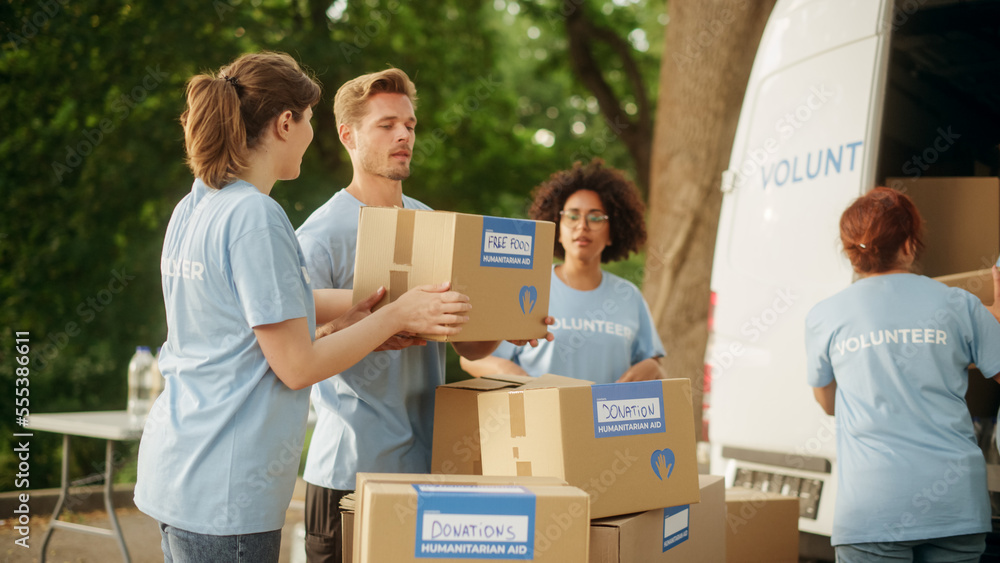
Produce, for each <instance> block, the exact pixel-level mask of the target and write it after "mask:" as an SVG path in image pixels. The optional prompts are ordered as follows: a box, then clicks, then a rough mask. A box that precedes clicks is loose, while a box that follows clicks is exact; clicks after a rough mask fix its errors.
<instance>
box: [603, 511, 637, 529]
mask: <svg viewBox="0 0 1000 563" xmlns="http://www.w3.org/2000/svg"><path fill="white" fill-rule="evenodd" d="M643 514H645V512H633V513H631V514H622V515H621V516H606V517H604V518H595V519H594V520H591V521H590V525H591V526H607V527H609V528H619V527H621V526H624V525H625V524H627V523H628V522H629V521H630V520H633V519H635V518H636V517H638V516H641V515H643Z"/></svg>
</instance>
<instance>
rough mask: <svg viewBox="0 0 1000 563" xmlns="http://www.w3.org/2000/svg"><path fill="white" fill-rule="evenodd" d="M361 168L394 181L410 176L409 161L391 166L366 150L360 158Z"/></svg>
mask: <svg viewBox="0 0 1000 563" xmlns="http://www.w3.org/2000/svg"><path fill="white" fill-rule="evenodd" d="M361 168H362V169H363V170H364V171H365V172H368V173H369V174H373V175H375V176H381V177H383V178H388V179H390V180H393V181H396V182H400V181H403V180H405V179H407V178H409V177H410V165H409V163H405V164H403V163H399V164H397V165H395V166H393V165H391V164H389V163H387V162H385V160H382V159H380V157H379V156H376V155H375V154H373V153H371V152H366V153H365V155H364V156H363V157H362V158H361Z"/></svg>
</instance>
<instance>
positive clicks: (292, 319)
mask: <svg viewBox="0 0 1000 563" xmlns="http://www.w3.org/2000/svg"><path fill="white" fill-rule="evenodd" d="M319 98H320V87H319V85H318V84H317V83H316V82H314V81H313V80H312V79H311V78H310V77H309V76H308V75H306V74H305V72H303V70H302V69H301V68H300V67H299V65H298V64H297V63H296V62H295V60H294V59H292V58H291V57H289V56H288V55H286V54H282V53H257V54H249V55H244V56H242V57H240V58H239V59H237V60H236V61H234V62H233V63H232V64H230V65H228V66H226V67H223V68H222V69H221V70H220V71H219V72H218V73H217V74H214V75H200V76H196V77H194V78H192V79H191V81H190V82H189V84H188V89H187V109H186V111H185V112H184V114H183V115H182V116H181V125H182V126H183V128H184V140H185V148H186V151H187V161H188V164H189V166H190V168H191V170H192V172H193V173H194V176H195V180H194V185H193V186H192V188H191V192H190V193H189V194H188V195H187V196H185V197H184V198H183V199H182V200H181V202H180V203H179V204H178V205H177V207H176V208H175V209H174V213H173V215H172V216H171V218H170V223H169V225H168V227H167V233H166V237H165V239H164V243H163V255H162V259H161V277H162V284H163V299H164V304H165V307H166V313H167V327H168V336H167V341H166V343H165V344H164V346H163V349H162V351H161V353H160V364H159V366H160V370H161V372H162V373H163V376H164V378H165V380H166V381H165V388H164V391H163V393H162V394H161V395H160V397H159V399H157V401H156V404H155V405H154V406H153V409H152V411H151V412H150V416H149V417H148V419H147V422H146V427H145V430H144V433H143V436H142V442H141V444H140V448H139V466H138V479H137V483H136V490H135V503H136V506H137V507H139V509H140V510H142V511H143V512H145V513H146V514H149V515H150V516H152V517H153V518H155V519H156V520H157V521H158V522H159V526H160V532H161V536H162V543H161V546H162V549H163V554H164V559H165V561H168V562H171V561H174V562H178V563H180V562H188V561H192V562H193V561H198V562H201V561H212V562H228V561H234V562H235V561H255V562H256V561H265V562H266V561H277V560H278V552H279V547H280V541H281V527H282V525H283V523H284V517H285V511H286V509H287V508H288V503H289V501H290V500H291V495H292V488H293V486H294V483H295V477H296V475H297V472H298V466H299V458H300V455H301V450H302V445H303V439H304V436H305V425H306V416H307V411H308V405H309V386H310V385H312V384H313V383H316V382H318V381H321V380H323V379H325V378H327V377H330V376H333V375H335V374H338V373H340V372H342V371H344V370H345V369H346V368H348V367H350V366H351V365H353V364H354V363H355V362H357V361H359V360H361V359H362V358H364V357H365V355H366V354H368V353H369V352H371V351H372V350H374V349H376V348H378V347H379V346H381V345H383V343H384V342H385V341H387V340H389V339H390V338H391V337H392V336H393V335H395V334H397V333H400V332H414V333H430V334H440V335H451V334H455V333H457V332H458V331H459V330H460V328H459V326H458V325H461V324H462V323H464V322H465V320H466V319H467V317H466V316H465V312H466V311H467V310H469V308H470V307H469V304H468V302H467V301H468V298H467V297H466V296H464V295H461V294H459V293H455V292H452V291H447V289H448V287H447V285H440V286H424V287H420V288H416V289H414V290H411V291H410V292H408V293H407V294H405V295H404V296H402V297H401V298H399V299H398V300H396V301H395V302H393V303H391V304H389V305H386V306H385V307H383V308H381V309H380V310H379V311H377V312H374V313H372V312H371V311H370V308H371V306H372V305H373V304H374V303H376V302H377V301H378V300H379V299H380V298H381V297H382V296H383V293H384V291H383V290H380V291H379V292H377V293H376V294H374V295H372V296H371V297H370V298H369V299H368V300H366V301H365V302H363V303H362V304H360V305H358V306H356V307H354V308H351V309H350V310H348V307H349V302H350V301H349V297H348V298H346V299H345V295H344V294H343V293H336V294H335V293H332V292H333V291H334V290H324V291H317V292H316V297H315V299H314V294H313V292H312V291H310V288H309V280H308V279H307V276H306V273H305V271H306V270H305V268H304V267H303V266H304V260H303V256H302V251H301V249H300V248H299V244H298V242H297V239H296V237H295V232H294V231H293V230H292V226H291V224H290V223H289V221H288V217H287V216H286V215H285V213H284V211H283V210H282V208H281V206H279V205H278V204H277V203H276V202H275V201H274V200H273V199H271V198H270V197H269V194H270V192H271V189H272V187H273V186H274V184H275V182H276V181H277V180H292V179H294V178H296V177H298V175H299V167H300V164H301V162H302V156H303V154H304V153H305V150H306V148H307V147H308V146H309V143H310V142H311V141H312V138H313V130H312V125H311V124H310V118H311V116H312V107H313V106H314V105H315V104H316V103H317V102H318V101H319ZM341 315H343V317H341ZM338 317H341V318H339V319H338ZM317 321H319V322H320V323H326V322H328V321H334V323H335V326H334V327H333V328H332V329H328V330H325V331H324V332H331V331H332V334H329V336H325V337H323V338H320V339H318V340H313V335H314V334H315V330H316V323H317Z"/></svg>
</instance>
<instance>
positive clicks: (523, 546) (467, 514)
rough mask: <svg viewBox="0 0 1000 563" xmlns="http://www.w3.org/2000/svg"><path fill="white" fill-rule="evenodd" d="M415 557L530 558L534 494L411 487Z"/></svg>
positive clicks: (507, 489)
mask: <svg viewBox="0 0 1000 563" xmlns="http://www.w3.org/2000/svg"><path fill="white" fill-rule="evenodd" d="M413 488H415V489H416V490H417V530H416V538H417V540H416V548H415V555H416V557H418V558H451V559H459V558H461V559H526V560H530V559H533V558H534V556H535V553H534V551H535V549H534V548H535V495H534V493H532V492H530V491H528V490H527V489H525V488H523V487H497V486H493V487H490V486H453V485H413Z"/></svg>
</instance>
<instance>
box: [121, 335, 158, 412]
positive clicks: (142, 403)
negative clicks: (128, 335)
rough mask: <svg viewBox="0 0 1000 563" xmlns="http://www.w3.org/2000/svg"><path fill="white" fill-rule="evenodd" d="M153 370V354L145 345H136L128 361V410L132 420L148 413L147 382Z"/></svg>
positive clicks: (149, 401)
mask: <svg viewBox="0 0 1000 563" xmlns="http://www.w3.org/2000/svg"><path fill="white" fill-rule="evenodd" d="M152 371H153V354H151V353H150V352H149V348H148V347H146V346H136V348H135V354H134V355H133V356H132V359H131V360H129V362H128V407H127V408H126V411H127V412H128V415H129V418H130V419H132V420H133V421H138V420H141V419H142V418H144V417H145V416H146V414H147V413H149V407H150V406H151V405H152V401H151V400H150V395H149V392H150V389H149V382H150V379H151V376H152V375H153V374H152V373H151V372H152Z"/></svg>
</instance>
